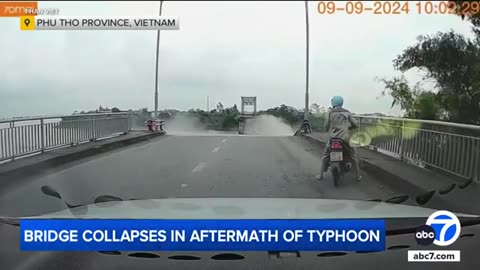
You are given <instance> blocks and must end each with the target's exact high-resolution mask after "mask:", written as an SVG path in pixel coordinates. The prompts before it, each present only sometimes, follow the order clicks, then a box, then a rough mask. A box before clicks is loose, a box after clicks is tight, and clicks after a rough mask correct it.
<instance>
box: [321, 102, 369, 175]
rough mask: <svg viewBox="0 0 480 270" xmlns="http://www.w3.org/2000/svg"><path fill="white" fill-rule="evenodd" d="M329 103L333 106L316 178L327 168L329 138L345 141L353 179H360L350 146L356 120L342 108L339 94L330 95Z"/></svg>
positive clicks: (357, 165) (329, 149)
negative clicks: (327, 138)
mask: <svg viewBox="0 0 480 270" xmlns="http://www.w3.org/2000/svg"><path fill="white" fill-rule="evenodd" d="M331 103H332V107H333V108H332V109H331V111H330V112H329V114H328V118H327V123H326V126H325V128H326V130H328V134H329V140H328V143H327V145H326V147H325V150H324V152H323V156H322V161H321V163H320V175H317V177H316V178H317V179H318V180H321V179H323V173H324V172H325V171H326V170H327V169H328V162H329V160H330V152H331V147H330V141H331V139H341V140H342V141H343V142H344V143H345V147H346V148H347V151H348V155H349V156H350V158H351V159H352V162H353V164H352V166H353V171H354V174H355V180H357V181H360V180H361V179H362V176H361V175H360V164H359V159H358V156H357V155H356V153H355V149H354V148H353V147H351V146H350V129H351V128H357V127H358V124H357V121H356V120H355V119H354V118H353V117H352V114H351V113H350V111H348V110H346V109H344V108H343V98H342V97H341V96H334V97H332V100H331Z"/></svg>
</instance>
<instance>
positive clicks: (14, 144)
mask: <svg viewBox="0 0 480 270" xmlns="http://www.w3.org/2000/svg"><path fill="white" fill-rule="evenodd" d="M10 128H11V130H12V131H11V132H10V145H11V148H10V150H12V160H14V159H15V151H16V147H17V144H16V143H15V134H14V133H15V122H13V121H12V122H10Z"/></svg>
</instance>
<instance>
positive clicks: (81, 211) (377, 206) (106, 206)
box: [1, 198, 478, 224]
mask: <svg viewBox="0 0 480 270" xmlns="http://www.w3.org/2000/svg"><path fill="white" fill-rule="evenodd" d="M435 211H437V210H436V209H430V208H423V207H416V206H408V205H400V204H391V203H384V202H373V201H356V200H336V199H284V198H173V199H148V200H129V201H112V202H103V203H97V204H90V205H85V206H79V207H75V208H68V209H65V210H62V211H58V212H54V213H50V214H45V215H39V216H29V217H15V218H7V217H4V218H1V220H2V221H3V222H4V223H10V224H11V223H12V222H13V223H15V221H18V220H21V219H79V218H80V219H362V218H365V219H367V218H368V219H387V218H427V217H428V216H430V215H431V214H432V213H434V212H435ZM457 215H458V216H459V217H478V216H474V215H468V214H461V213H458V214H457Z"/></svg>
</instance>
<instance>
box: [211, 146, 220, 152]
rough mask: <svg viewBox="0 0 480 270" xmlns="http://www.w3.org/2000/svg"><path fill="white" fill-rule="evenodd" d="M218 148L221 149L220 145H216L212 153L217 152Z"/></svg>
mask: <svg viewBox="0 0 480 270" xmlns="http://www.w3.org/2000/svg"><path fill="white" fill-rule="evenodd" d="M218 150H220V147H215V148H213V150H212V153H216V152H218Z"/></svg>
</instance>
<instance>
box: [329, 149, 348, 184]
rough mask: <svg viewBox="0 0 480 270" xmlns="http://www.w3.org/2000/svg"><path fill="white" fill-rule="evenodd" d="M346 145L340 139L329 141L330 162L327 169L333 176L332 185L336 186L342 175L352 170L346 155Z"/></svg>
mask: <svg viewBox="0 0 480 270" xmlns="http://www.w3.org/2000/svg"><path fill="white" fill-rule="evenodd" d="M348 147H349V146H348V145H346V144H345V143H344V142H343V140H341V139H331V140H330V148H331V149H330V161H329V168H330V171H331V173H332V176H333V185H334V186H335V187H337V186H338V183H339V181H340V178H341V177H342V176H343V174H345V173H347V172H349V171H350V169H351V168H352V160H351V158H350V156H349V154H348Z"/></svg>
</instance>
